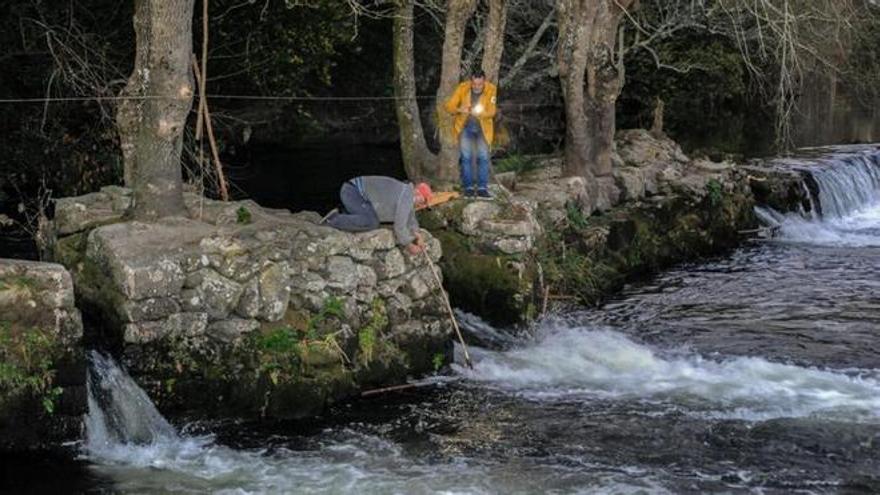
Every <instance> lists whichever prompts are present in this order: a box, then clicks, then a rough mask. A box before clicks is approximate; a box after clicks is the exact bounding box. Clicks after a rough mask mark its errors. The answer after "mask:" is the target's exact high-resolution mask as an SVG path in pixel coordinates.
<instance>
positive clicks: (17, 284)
mask: <svg viewBox="0 0 880 495" xmlns="http://www.w3.org/2000/svg"><path fill="white" fill-rule="evenodd" d="M37 289H39V284H38V282H37V281H36V280H34V279H33V278H30V277H26V276H23V275H15V276H11V277H6V278H4V279H0V291H5V290H13V291H23V292H28V293H32V292H34V291H36V290H37Z"/></svg>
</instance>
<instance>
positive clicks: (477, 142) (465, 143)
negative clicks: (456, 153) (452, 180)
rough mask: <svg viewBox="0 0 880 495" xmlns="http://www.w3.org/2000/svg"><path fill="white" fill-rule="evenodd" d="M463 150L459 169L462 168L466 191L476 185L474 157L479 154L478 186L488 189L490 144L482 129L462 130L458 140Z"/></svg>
mask: <svg viewBox="0 0 880 495" xmlns="http://www.w3.org/2000/svg"><path fill="white" fill-rule="evenodd" d="M458 146H459V149H460V150H461V159H460V161H459V162H458V163H459V169H460V170H461V187H462V188H463V189H464V191H465V192H467V191H470V190H472V189H473V187H474V172H473V167H472V163H473V157H474V153H476V155H477V188H478V189H480V190H482V191H486V190H488V188H489V144H488V143H486V139H485V138H483V131H482V129H479V128H478V129H477V130H476V131H473V130H470V129H468V128H467V127H466V128H465V129H464V130H462V131H461V137H460V138H459V142H458Z"/></svg>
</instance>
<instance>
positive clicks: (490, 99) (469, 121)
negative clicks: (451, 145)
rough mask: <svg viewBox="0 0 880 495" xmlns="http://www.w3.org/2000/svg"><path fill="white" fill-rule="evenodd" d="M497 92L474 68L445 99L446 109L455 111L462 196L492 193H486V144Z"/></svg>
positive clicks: (454, 130) (491, 135) (489, 142)
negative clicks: (468, 77) (467, 79)
mask: <svg viewBox="0 0 880 495" xmlns="http://www.w3.org/2000/svg"><path fill="white" fill-rule="evenodd" d="M497 94H498V88H497V87H496V86H495V85H494V84H492V83H490V82H489V81H487V80H486V74H485V73H483V71H482V70H477V71H475V72H474V73H473V74H472V75H471V79H470V80H469V81H464V82H462V83H461V84H459V85H458V87H457V88H455V92H454V93H452V96H451V97H450V98H449V99H448V100H446V104H445V107H446V111H447V112H449V113H451V114H453V115H455V122H454V123H453V126H452V130H453V135H454V137H455V139H457V140H458V144H459V150H460V151H461V158H460V160H459V167H460V172H461V187H462V189H463V190H464V195H465V196H466V197H473V196H474V194H476V195H477V196H479V197H481V198H491V197H492V195H491V194H489V147H490V146H491V145H492V139H493V138H494V132H495V131H494V128H493V125H492V119H493V118H495V112H496V103H497V101H496V99H497ZM474 154H476V155H477V184H476V186H474V180H473V170H472V167H471V161H472V159H473V155H474Z"/></svg>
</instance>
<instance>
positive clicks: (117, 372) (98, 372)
mask: <svg viewBox="0 0 880 495" xmlns="http://www.w3.org/2000/svg"><path fill="white" fill-rule="evenodd" d="M89 362H90V366H89V371H88V381H87V388H88V401H89V402H88V404H89V413H88V415H87V416H86V421H85V423H86V449H87V450H88V451H89V452H93V453H95V452H104V451H107V450H108V449H110V448H113V447H115V446H118V445H125V444H153V443H156V442H159V441H164V440H176V439H177V438H178V436H177V432H175V430H174V427H172V426H171V425H170V424H169V423H168V421H167V420H166V419H165V418H164V417H162V415H161V414H160V413H159V411H157V410H156V406H155V405H153V402H152V401H150V398H149V397H148V396H147V394H146V393H145V392H144V391H143V390H142V389H141V388H140V387H138V386H137V384H136V383H135V382H134V380H132V379H131V377H130V376H128V374H127V373H126V372H125V371H124V370H123V369H122V368H121V367H120V366H119V365H118V364H116V362H115V361H114V360H113V358H111V357H109V356H104V355H103V354H101V353H99V352H97V351H90V352H89Z"/></svg>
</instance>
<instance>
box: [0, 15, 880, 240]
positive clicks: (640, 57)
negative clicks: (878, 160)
mask: <svg viewBox="0 0 880 495" xmlns="http://www.w3.org/2000/svg"><path fill="white" fill-rule="evenodd" d="M295 3H296V2H284V1H274V0H269V1H262V0H260V1H255V0H215V1H212V2H211V16H210V27H209V33H210V37H211V39H210V45H209V46H210V51H209V58H208V75H209V78H208V93H209V95H213V96H210V97H209V100H210V104H211V110H212V114H213V118H214V125H215V128H216V129H217V133H218V140H219V145H220V151H221V155H222V158H223V163H224V166H225V168H226V170H227V173H228V175H229V178H230V182H231V185H232V193H233V196H235V197H253V198H254V199H256V200H257V201H258V202H260V203H262V204H265V205H266V206H275V207H287V208H291V209H314V210H324V209H328V208H329V207H331V206H332V205H333V202H334V201H335V194H336V188H337V187H338V184H339V183H340V182H342V181H343V180H345V179H346V178H348V177H351V176H353V175H357V174H363V173H376V174H385V175H392V176H402V175H403V167H402V164H401V157H400V150H399V145H398V142H399V141H398V139H399V138H398V127H397V122H396V119H395V113H394V108H393V106H392V102H391V101H390V100H389V99H387V98H388V97H391V96H392V94H393V88H392V47H391V43H390V40H391V37H392V33H391V28H392V21H391V20H390V19H389V18H387V17H382V16H370V15H360V16H356V15H353V13H352V11H351V9H350V6H349V5H348V4H346V2H341V1H333V0H327V1H317V2H311V4H310V6H309V7H303V6H298V5H294V4H295ZM533 3H534V6H535V8H533V9H532V8H528V9H518V10H516V11H512V12H511V14H510V16H509V19H508V28H507V30H508V32H507V34H506V43H505V51H504V58H503V64H502V65H503V67H509V66H510V65H512V64H513V63H514V61H515V60H517V59H518V57H519V56H520V55H521V53H522V50H524V49H525V45H526V41H527V40H528V39H529V37H530V36H531V35H532V34H533V33H534V32H535V30H536V29H538V27H539V26H540V25H541V24H542V22H544V20H545V19H546V18H547V15H548V12H547V9H546V8H542V6H543V5H544V2H533ZM645 3H647V2H645ZM525 5H531V4H529V3H528V2H526V3H525ZM643 8H644V9H648V10H649V9H650V7H649V6H647V7H646V6H643ZM416 15H417V17H416V19H415V26H416V29H415V33H416V39H415V46H416V81H417V90H418V93H419V94H421V95H426V96H428V98H426V99H425V100H424V104H423V105H422V109H423V115H422V119H423V122H424V124H425V128H426V129H427V130H430V129H431V128H432V127H431V120H432V115H431V109H432V108H433V106H432V104H431V98H430V97H431V96H432V95H434V94H435V91H436V88H437V84H438V80H439V75H440V74H439V72H440V65H441V62H440V55H441V46H442V43H443V25H442V18H440V19H438V14H437V13H436V12H432V11H431V10H429V9H422V10H417V14H416ZM131 19H132V2H128V1H124V2H120V1H119V0H89V1H85V0H70V1H55V0H52V1H38V0H5V1H4V2H2V5H0V46H2V47H3V49H2V50H0V99H5V100H15V99H17V98H22V99H30V98H42V97H50V98H62V99H63V98H77V97H91V96H98V97H108V98H112V97H114V96H115V95H118V94H119V92H120V90H121V89H122V88H123V87H124V85H125V83H126V79H127V77H128V74H129V73H130V71H131V67H132V65H133V58H134V51H135V50H134V48H135V43H134V31H133V29H132V22H131ZM201 23H202V20H201V16H199V15H196V16H195V19H194V38H195V39H196V40H200V39H201V32H202V24H201ZM479 23H480V19H479V18H475V20H474V21H473V22H472V26H471V27H470V28H469V31H468V37H469V38H468V43H466V48H465V54H464V57H463V67H464V69H465V71H467V70H468V69H470V68H471V67H476V66H477V65H478V64H479V60H478V57H479V53H478V50H477V49H476V48H473V45H474V44H475V43H476V42H477V38H478V36H477V33H478V32H479V29H480V26H479ZM542 43H545V44H546V45H547V46H546V52H547V53H546V54H544V55H542V54H540V53H539V54H538V55H537V56H535V57H532V58H531V59H530V61H529V62H528V63H527V64H526V65H525V66H524V67H523V68H522V70H520V71H519V72H518V74H517V77H516V78H514V79H513V80H503V77H502V81H501V82H500V84H499V88H500V89H499V103H500V105H501V117H500V123H501V126H502V128H503V131H502V139H501V142H500V146H499V147H498V149H497V150H496V152H495V164H496V166H499V165H503V163H504V162H505V160H507V161H517V160H520V161H522V160H526V159H527V156H528V155H532V154H544V153H553V152H555V151H557V150H559V149H560V146H561V144H562V138H563V134H564V119H563V117H564V115H563V107H562V98H561V94H560V89H559V81H558V78H557V77H556V74H554V73H553V71H552V70H548V66H549V65H550V64H548V63H547V61H546V60H545V58H546V57H550V56H551V54H552V50H553V46H552V36H551V35H550V34H548V35H547V36H546V39H545V40H544V41H542ZM197 45H198V41H197ZM878 47H880V34H878V33H877V31H876V30H875V31H874V33H873V34H872V35H868V36H866V37H864V38H863V39H860V40H859V41H858V42H856V43H855V44H854V45H853V47H852V52H851V53H850V54H848V56H847V57H846V60H845V62H843V63H842V64H841V67H842V69H841V74H844V73H846V74H857V76H854V77H852V78H845V77H841V78H832V79H829V78H827V77H824V76H818V75H817V76H816V77H815V78H812V79H808V80H807V81H806V84H805V86H804V88H803V90H802V91H803V93H802V94H801V95H798V96H799V98H800V100H801V101H800V102H799V105H798V113H797V114H796V116H795V131H796V132H795V137H796V143H795V144H797V145H817V144H832V143H840V142H853V141H860V140H865V139H871V136H876V132H878V129H877V127H876V122H877V120H878V119H877V117H878V115H877V111H876V106H877V105H876V97H874V98H875V99H871V97H865V95H866V94H867V93H866V92H865V91H863V90H862V89H863V87H865V86H870V84H872V81H873V83H876V81H877V79H878V78H877V73H878V72H880V69H878V66H880V56H878V51H880V49H878ZM196 51H198V48H197V49H196ZM658 54H659V56H660V59H662V61H663V63H662V64H661V66H658V59H657V58H656V57H655V55H658ZM682 67H687V68H688V69H687V70H682V69H681V68H682ZM503 75H504V71H502V76H503ZM761 84H762V83H761V82H758V81H756V80H755V79H754V78H753V77H751V76H750V74H749V71H748V70H747V67H746V65H745V63H744V61H743V59H742V57H741V54H740V49H739V48H738V47H737V46H736V45H735V43H734V41H733V40H731V39H730V38H729V37H725V36H722V35H716V34H712V33H711V32H706V31H698V30H695V29H694V30H688V29H684V30H682V31H680V32H679V33H678V34H677V35H676V36H675V37H672V38H670V39H666V40H661V41H659V42H658V43H657V44H656V45H655V46H654V49H653V51H652V52H648V51H645V50H636V51H633V52H632V53H629V54H628V55H627V58H626V84H625V86H624V88H623V92H622V94H621V96H620V98H619V100H618V105H617V113H618V115H617V126H618V128H632V127H650V125H651V122H652V118H653V112H654V108H655V105H656V102H657V100H658V98H660V99H662V100H663V102H664V104H665V112H664V117H665V131H666V133H667V134H668V135H669V136H670V137H672V138H673V139H675V140H677V141H679V142H680V143H681V144H682V145H683V146H684V148H685V151H686V152H688V153H691V154H696V155H701V154H702V155H707V156H709V157H712V158H715V159H720V158H725V157H732V158H737V159H742V158H745V157H751V156H760V155H763V154H768V153H771V152H773V151H774V150H773V149H772V148H771V145H772V144H773V141H774V139H773V138H774V136H773V122H774V114H773V112H774V110H773V105H772V101H768V99H767V98H766V97H765V96H766V94H765V92H764V91H762V88H761ZM763 84H772V81H765V82H763ZM237 96H238V97H237ZM239 97H248V98H239ZM250 97H284V98H316V99H315V100H308V99H304V100H294V99H271V98H270V99H257V98H250ZM321 98H346V99H337V100H333V99H331V100H325V99H321ZM348 98H351V99H348ZM358 98H363V99H358ZM113 108H114V107H113V101H112V100H104V101H95V100H88V101H80V100H76V101H52V102H41V101H38V102H15V101H5V102H3V103H0V212H2V213H3V214H5V215H6V217H4V218H7V220H5V221H6V222H10V221H14V222H16V223H17V224H19V225H27V223H28V220H29V219H28V218H27V216H28V215H27V212H28V211H29V210H32V209H33V208H34V207H35V205H34V204H33V203H35V202H36V203H40V202H44V203H47V206H49V208H51V205H49V204H48V203H49V202H48V198H49V197H50V196H51V197H62V196H72V195H78V194H83V193H87V192H90V191H94V190H97V189H99V188H100V187H101V186H104V185H108V184H118V183H121V174H122V164H121V156H120V152H119V149H118V138H117V136H116V131H115V128H114V122H113V119H114V115H113ZM193 118H194V117H193ZM428 139H429V145H431V146H436V137H435V136H431V135H430V132H429V136H428ZM875 139H876V138H875ZM188 142H189V144H191V142H192V140H191V137H190V138H189V139H188ZM194 150H195V148H194V147H193V146H191V145H188V146H185V152H184V162H185V167H186V170H187V174H186V176H187V178H188V179H189V180H190V182H193V183H195V184H197V185H198V186H201V184H204V182H205V181H203V180H200V179H201V174H202V171H201V168H200V167H199V166H198V160H197V157H196V156H195V154H196V152H195V151H194ZM206 192H207V193H208V194H213V191H212V190H211V189H210V187H209V188H208V190H207V191H206ZM40 206H41V205H36V207H40ZM9 219H12V220H9ZM26 230H27V229H24V231H22V230H19V231H18V232H17V233H14V234H10V236H12V237H15V236H18V238H20V239H22V242H25V241H24V240H23V239H24V237H26V234H27V232H26ZM12 237H9V236H7V242H6V243H5V247H4V248H3V249H5V250H6V251H8V252H5V253H0V255H4V254H5V255H9V254H10V252H11V254H15V249H16V248H15V241H14V240H10V239H12ZM10 246H12V247H10Z"/></svg>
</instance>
